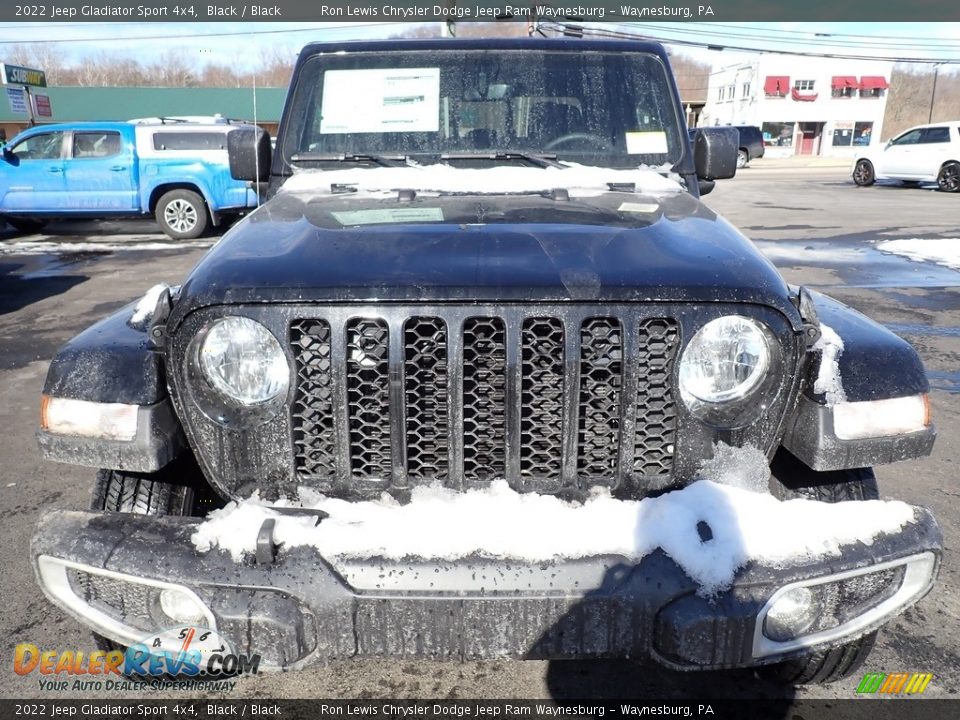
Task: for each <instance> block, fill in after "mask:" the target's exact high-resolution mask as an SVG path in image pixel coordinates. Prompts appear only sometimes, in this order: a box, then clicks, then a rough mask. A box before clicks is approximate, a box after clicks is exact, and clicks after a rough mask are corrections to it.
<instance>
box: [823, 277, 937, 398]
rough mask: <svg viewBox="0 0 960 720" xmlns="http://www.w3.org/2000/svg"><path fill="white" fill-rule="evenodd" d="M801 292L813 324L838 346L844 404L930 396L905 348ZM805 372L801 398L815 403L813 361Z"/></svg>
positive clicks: (852, 314) (843, 309)
mask: <svg viewBox="0 0 960 720" xmlns="http://www.w3.org/2000/svg"><path fill="white" fill-rule="evenodd" d="M804 292H808V293H809V295H810V299H811V300H812V302H813V306H814V308H815V309H816V313H817V317H818V318H819V321H820V322H821V323H823V324H825V325H828V326H829V327H830V328H832V329H833V330H834V332H836V333H837V335H839V336H840V337H841V339H842V340H843V353H842V354H841V355H840V358H839V365H840V378H841V381H842V383H843V390H844V393H845V394H846V396H847V401H848V402H864V401H868V400H882V399H884V398H895V397H906V396H908V395H922V394H924V393H927V392H929V391H930V383H929V382H928V381H927V373H926V371H925V370H924V368H923V362H922V361H921V360H920V355H919V354H918V353H917V351H916V350H915V349H914V347H913V346H912V345H911V344H910V343H908V342H907V341H906V340H904V339H903V338H901V337H899V336H898V335H895V334H894V333H892V332H891V331H890V330H888V329H887V328H885V327H883V325H880V324H879V323H877V322H875V321H874V320H871V319H870V318H868V317H867V316H866V315H864V314H863V313H860V312H857V311H856V310H854V309H853V308H851V307H848V306H846V305H844V304H843V303H841V302H838V301H837V300H834V299H833V298H831V297H827V296H826V295H823V294H822V293H818V292H813V291H807V290H804ZM809 366H810V372H811V373H812V374H811V375H810V377H809V380H810V382H809V383H807V393H808V397H810V398H812V399H816V398H815V397H814V395H813V378H815V377H816V376H817V371H818V370H819V366H820V364H819V359H818V360H817V362H815V363H810V364H809ZM821 402H822V401H821Z"/></svg>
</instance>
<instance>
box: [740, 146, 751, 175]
mask: <svg viewBox="0 0 960 720" xmlns="http://www.w3.org/2000/svg"><path fill="white" fill-rule="evenodd" d="M748 162H750V158H749V157H748V156H747V151H746V150H737V170H739V169H740V168H744V167H746V166H747V163H748Z"/></svg>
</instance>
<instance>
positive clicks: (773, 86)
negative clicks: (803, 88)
mask: <svg viewBox="0 0 960 720" xmlns="http://www.w3.org/2000/svg"><path fill="white" fill-rule="evenodd" d="M763 91H764V92H765V93H766V94H767V95H786V94H787V93H788V92H789V91H790V78H789V77H787V76H786V75H767V79H766V80H764V82H763Z"/></svg>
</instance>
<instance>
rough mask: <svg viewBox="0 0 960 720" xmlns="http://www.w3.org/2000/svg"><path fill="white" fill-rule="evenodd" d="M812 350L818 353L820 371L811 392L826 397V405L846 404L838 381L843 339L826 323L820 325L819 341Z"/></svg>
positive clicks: (845, 395) (839, 380)
mask: <svg viewBox="0 0 960 720" xmlns="http://www.w3.org/2000/svg"><path fill="white" fill-rule="evenodd" d="M813 349H814V350H819V351H820V370H819V371H818V372H817V379H816V380H815V381H814V383H813V391H814V392H815V393H822V394H824V395H826V396H827V405H830V406H832V405H836V404H837V403H842V402H846V400H847V394H846V393H845V392H844V391H843V382H842V381H841V379H840V355H842V354H843V339H842V338H841V337H840V336H839V335H837V333H836V331H835V330H834V329H833V328H832V327H830V326H829V325H827V324H826V323H820V339H819V340H817V342H816V343H814V346H813Z"/></svg>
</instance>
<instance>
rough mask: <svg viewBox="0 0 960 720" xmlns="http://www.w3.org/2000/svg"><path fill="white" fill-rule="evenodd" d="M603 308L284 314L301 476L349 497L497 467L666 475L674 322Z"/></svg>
mask: <svg viewBox="0 0 960 720" xmlns="http://www.w3.org/2000/svg"><path fill="white" fill-rule="evenodd" d="M607 312H608V311H607V310H606V309H603V310H601V311H600V313H603V315H602V316H601V315H600V314H599V313H598V310H597V309H593V310H592V311H591V310H590V309H589V308H583V309H581V310H580V311H578V312H567V313H566V314H565V316H564V317H562V318H561V317H558V316H554V315H551V314H550V311H549V310H548V311H544V310H543V309H540V310H534V311H532V312H531V310H526V309H523V308H520V307H508V308H502V309H501V308H489V309H488V308H484V309H482V310H481V313H482V314H478V313H477V311H476V309H473V311H472V312H471V308H468V307H455V306H452V307H448V308H444V309H437V310H433V312H432V313H431V314H429V315H417V314H415V310H414V312H409V313H406V312H404V311H403V310H402V309H401V310H399V311H398V312H387V313H384V315H385V316H386V317H376V315H377V313H372V315H373V317H370V316H368V317H362V318H358V317H357V316H356V313H351V312H350V310H349V309H347V308H344V309H334V310H332V311H331V312H329V313H326V314H324V316H323V317H322V318H311V319H300V318H295V319H292V320H291V321H290V325H289V337H290V343H291V352H292V355H293V358H294V361H295V367H296V377H297V380H296V388H295V390H294V393H293V401H292V404H291V409H290V425H291V437H292V450H293V455H294V460H295V464H294V466H295V469H296V479H297V481H298V482H301V483H303V484H305V485H307V486H310V487H317V488H319V489H321V490H325V491H333V492H335V493H337V494H341V495H347V496H349V495H352V494H359V495H365V496H372V495H375V494H377V493H379V492H381V491H382V489H387V488H397V489H400V488H404V487H411V486H416V485H422V484H429V483H432V482H441V483H443V484H446V485H449V486H451V487H456V488H460V487H474V486H483V485H486V484H488V483H490V482H491V481H493V480H495V479H498V478H506V479H507V481H508V482H509V483H510V484H511V485H512V486H513V487H514V488H516V489H518V490H536V491H540V492H555V491H559V490H563V489H569V490H583V489H586V488H589V487H592V486H595V485H606V486H617V485H620V484H622V483H625V482H626V481H629V483H630V484H629V487H631V488H633V489H634V491H636V492H643V491H644V488H652V487H657V488H660V487H663V486H664V484H666V483H669V481H670V477H671V476H672V474H673V472H674V465H675V449H674V448H675V444H676V442H677V437H676V435H677V429H676V427H677V408H676V404H675V402H674V394H673V393H674V390H673V382H674V377H673V376H674V366H675V364H676V356H677V352H678V350H679V346H680V340H679V338H680V331H679V323H678V322H677V321H676V320H674V319H671V318H663V317H644V316H641V317H634V316H630V315H629V314H627V313H626V312H625V311H624V312H623V314H621V313H620V311H619V310H618V313H617V315H618V316H615V317H611V316H609V315H607Z"/></svg>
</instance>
